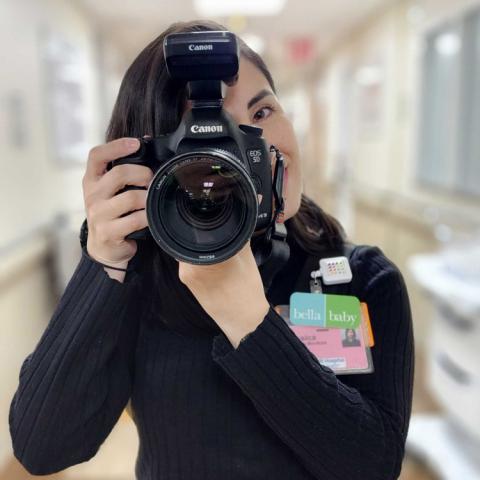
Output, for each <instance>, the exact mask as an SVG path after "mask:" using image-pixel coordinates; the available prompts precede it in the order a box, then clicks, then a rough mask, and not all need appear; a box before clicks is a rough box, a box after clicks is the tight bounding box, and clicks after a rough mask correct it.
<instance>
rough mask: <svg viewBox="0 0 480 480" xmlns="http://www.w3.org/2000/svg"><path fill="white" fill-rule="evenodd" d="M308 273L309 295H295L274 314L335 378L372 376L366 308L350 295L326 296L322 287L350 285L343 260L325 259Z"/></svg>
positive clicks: (349, 275)
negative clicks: (369, 374) (316, 268)
mask: <svg viewBox="0 0 480 480" xmlns="http://www.w3.org/2000/svg"><path fill="white" fill-rule="evenodd" d="M319 267H320V268H319V269H318V270H314V271H312V272H311V274H310V276H311V280H310V292H294V293H293V294H292V295H291V296H290V305H277V306H276V307H274V308H275V310H276V311H277V313H278V314H279V315H280V316H281V317H283V319H284V320H285V321H286V322H287V324H288V325H289V327H290V329H291V330H292V331H293V332H294V333H295V335H296V336H297V337H298V338H299V339H300V340H301V341H302V343H303V344H304V345H305V346H306V347H307V348H308V350H309V351H310V352H311V353H312V354H313V355H314V356H315V357H316V358H317V360H318V362H319V363H320V364H322V365H324V366H326V367H329V368H330V369H331V370H332V371H333V372H334V373H335V374H336V375H346V374H350V375H351V374H361V373H372V372H373V371H374V368H373V361H372V355H371V347H372V346H373V344H374V343H373V333H372V330H371V325H370V319H369V316H368V308H367V305H366V304H365V303H361V302H360V301H359V299H358V298H357V297H355V296H352V295H337V294H327V293H325V292H323V289H322V282H323V284H324V286H328V285H338V284H342V283H350V282H351V281H352V271H351V269H350V265H349V261H348V258H347V257H345V256H341V257H332V258H324V259H321V260H320V261H319Z"/></svg>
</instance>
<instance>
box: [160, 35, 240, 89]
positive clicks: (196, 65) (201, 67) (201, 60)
mask: <svg viewBox="0 0 480 480" xmlns="http://www.w3.org/2000/svg"><path fill="white" fill-rule="evenodd" d="M163 51H164V55H165V62H166V65H167V71H168V74H169V75H170V77H171V78H173V79H178V80H186V81H191V80H223V81H224V82H226V83H231V82H232V80H233V79H234V78H235V77H236V76H237V74H238V65H239V47H238V42H237V37H236V36H235V35H234V34H233V33H232V32H228V31H214V32H212V31H202V32H186V33H171V34H170V35H167V36H166V37H165V40H164V41H163Z"/></svg>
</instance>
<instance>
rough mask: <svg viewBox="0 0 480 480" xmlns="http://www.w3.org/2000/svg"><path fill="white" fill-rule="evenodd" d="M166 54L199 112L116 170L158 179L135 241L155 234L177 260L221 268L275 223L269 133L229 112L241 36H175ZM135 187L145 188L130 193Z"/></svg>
mask: <svg viewBox="0 0 480 480" xmlns="http://www.w3.org/2000/svg"><path fill="white" fill-rule="evenodd" d="M164 50H165V59H166V64H167V68H168V72H169V74H170V76H171V77H172V78H174V79H179V80H188V89H189V99H190V101H191V105H192V108H191V109H189V110H188V111H186V112H185V114H184V116H183V118H182V120H181V122H180V124H179V125H178V127H177V129H176V131H175V132H173V133H170V134H167V135H162V136H158V137H155V138H142V139H140V142H141V146H140V148H139V150H138V151H137V152H135V153H134V154H132V155H129V156H127V157H123V158H120V159H118V160H114V161H113V162H111V165H109V167H108V168H109V169H110V168H114V167H115V166H118V165H122V164H126V163H129V164H138V165H144V166H148V167H149V168H150V169H151V170H152V171H153V173H154V177H153V179H152V181H151V182H150V185H149V187H148V193H147V201H146V213H147V219H148V227H147V228H145V229H143V230H140V231H137V232H133V233H132V234H130V235H128V236H127V237H126V238H127V239H135V240H142V239H146V238H147V237H148V236H149V235H151V236H152V237H153V239H154V240H155V242H156V243H157V244H158V245H159V246H160V247H161V248H162V249H163V250H164V251H165V252H167V253H168V254H170V255H172V256H173V257H175V258H176V259H177V260H182V261H185V262H188V263H193V264H213V263H218V262H221V261H224V260H226V259H227V258H229V257H231V256H233V255H234V254H235V253H237V252H238V251H239V250H240V249H241V248H242V247H243V246H244V245H245V243H246V242H247V241H248V240H249V239H250V237H251V236H252V234H253V232H254V231H256V230H263V229H266V228H267V227H268V226H269V225H271V222H272V214H273V200H274V196H275V199H276V198H277V195H274V192H273V190H274V185H273V182H272V154H271V152H270V148H269V147H268V146H267V144H266V142H265V140H264V139H263V137H262V129H261V128H257V127H255V126H251V125H238V124H237V123H236V122H235V121H234V120H233V118H232V117H231V116H230V115H229V114H228V112H226V111H225V110H224V109H223V94H222V81H224V82H230V84H231V83H232V82H234V81H235V79H236V78H238V77H237V74H238V60H239V54H238V45H237V42H236V37H235V36H234V35H233V34H231V33H230V32H211V31H206V32H194V33H186V34H171V35H169V36H167V37H166V39H165V42H164ZM276 177H277V175H276ZM282 178H283V171H282V175H281V179H282ZM280 183H281V182H280ZM135 188H137V189H138V188H142V187H135V186H127V187H125V188H124V189H123V190H122V191H125V190H129V189H135ZM119 193H120V192H119ZM275 193H276V192H275ZM259 196H261V197H259ZM280 196H281V192H280ZM259 198H260V199H261V200H260V201H259Z"/></svg>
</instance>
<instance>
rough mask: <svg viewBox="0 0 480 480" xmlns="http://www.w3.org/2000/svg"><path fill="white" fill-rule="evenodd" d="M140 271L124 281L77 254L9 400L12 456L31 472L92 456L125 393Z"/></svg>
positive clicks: (47, 470) (118, 411)
mask: <svg viewBox="0 0 480 480" xmlns="http://www.w3.org/2000/svg"><path fill="white" fill-rule="evenodd" d="M139 278H140V276H139V275H138V274H137V273H136V272H132V273H130V272H129V273H127V277H126V278H125V282H124V283H121V282H119V281H117V280H114V279H112V278H110V277H109V276H108V275H107V273H106V272H105V270H104V269H103V267H102V266H101V265H99V264H97V263H95V262H93V261H91V260H90V259H88V257H85V256H82V258H81V260H80V262H79V264H78V265H77V268H76V270H75V272H74V274H73V276H72V278H71V279H70V281H69V283H68V285H67V287H66V289H65V291H64V293H63V295H62V297H61V298H60V301H59V303H58V305H57V307H56V310H55V311H54V313H53V316H52V318H51V319H50V321H49V323H48V325H47V328H46V330H45V331H44V333H43V335H42V336H41V338H40V340H39V342H38V343H37V345H36V347H35V349H34V351H33V352H32V353H30V354H29V355H28V356H27V358H26V359H25V360H24V362H23V364H22V366H21V369H20V374H19V385H18V388H17V391H16V392H15V394H14V397H13V399H12V401H11V404H10V411H9V427H10V435H11V439H12V446H13V452H14V455H15V457H16V458H17V459H18V460H19V461H20V462H21V464H22V465H23V466H24V467H25V468H26V469H27V471H28V472H30V473H32V474H35V475H46V474H50V473H54V472H58V471H60V470H63V469H65V468H67V467H70V466H72V465H75V464H78V463H81V462H84V461H87V460H89V459H90V458H92V457H93V456H94V455H95V454H96V452H97V451H98V449H99V448H100V445H101V444H102V443H103V441H104V440H105V439H106V437H107V436H108V435H109V433H110V432H111V430H112V429H113V427H114V425H115V423H116V422H117V420H118V418H119V417H120V415H121V413H122V411H123V409H124V407H125V405H126V404H127V402H128V399H129V397H130V393H131V379H132V375H133V358H134V352H135V344H136V335H137V331H138V313H137V308H138V305H137V296H136V292H137V287H138V284H139Z"/></svg>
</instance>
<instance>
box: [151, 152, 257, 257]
mask: <svg viewBox="0 0 480 480" xmlns="http://www.w3.org/2000/svg"><path fill="white" fill-rule="evenodd" d="M150 190H151V191H152V194H151V195H149V200H148V202H147V215H148V218H149V225H150V229H151V231H152V234H153V236H154V238H155V240H156V241H157V243H158V244H159V245H160V246H161V247H163V248H164V249H165V250H167V251H168V252H169V253H170V254H172V255H174V256H175V257H176V258H179V259H183V260H186V261H190V262H191V263H215V261H221V259H222V258H228V257H229V256H231V255H232V254H233V253H235V251H236V250H237V248H238V247H241V246H243V245H244V243H245V242H246V241H247V240H248V238H250V236H251V234H252V233H253V231H254V229H255V225H256V216H257V208H258V207H257V198H256V191H255V187H254V186H253V183H252V180H251V179H250V176H249V175H248V173H247V172H246V170H245V169H244V167H243V165H242V164H241V163H240V162H239V161H238V160H236V158H235V157H233V156H232V155H229V154H227V153H226V152H223V151H219V150H215V149H210V150H209V151H207V152H202V153H200V152H190V153H188V154H184V155H180V156H179V157H176V158H174V159H172V161H170V162H169V163H168V164H167V165H165V166H164V167H163V168H162V167H161V168H160V170H159V171H158V172H157V175H156V177H155V178H154V180H153V181H152V185H151V187H150Z"/></svg>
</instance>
